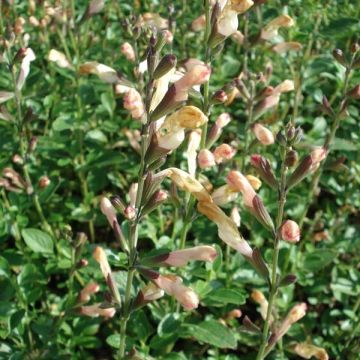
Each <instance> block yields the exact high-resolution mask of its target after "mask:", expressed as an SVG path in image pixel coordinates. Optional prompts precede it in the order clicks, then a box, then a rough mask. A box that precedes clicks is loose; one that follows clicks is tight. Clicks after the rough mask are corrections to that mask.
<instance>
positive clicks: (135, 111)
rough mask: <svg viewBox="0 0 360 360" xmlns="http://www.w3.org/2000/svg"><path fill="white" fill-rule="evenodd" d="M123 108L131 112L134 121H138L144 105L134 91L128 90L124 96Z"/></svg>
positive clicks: (143, 110)
mask: <svg viewBox="0 0 360 360" xmlns="http://www.w3.org/2000/svg"><path fill="white" fill-rule="evenodd" d="M124 108H125V109H126V110H129V111H130V112H131V116H132V117H133V118H134V119H140V118H141V117H142V116H143V114H144V112H145V108H144V104H143V101H142V99H141V95H140V94H139V92H138V91H136V90H135V89H130V90H129V91H128V92H127V93H126V94H125V96H124Z"/></svg>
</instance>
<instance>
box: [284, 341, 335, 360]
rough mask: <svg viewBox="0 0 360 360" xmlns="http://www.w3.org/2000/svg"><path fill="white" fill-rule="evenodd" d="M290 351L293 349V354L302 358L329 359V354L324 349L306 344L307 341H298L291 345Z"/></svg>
mask: <svg viewBox="0 0 360 360" xmlns="http://www.w3.org/2000/svg"><path fill="white" fill-rule="evenodd" d="M291 349H292V351H294V353H295V354H297V355H299V356H300V357H302V358H304V359H310V358H312V357H314V358H315V359H318V360H329V355H328V353H327V352H326V350H325V349H323V348H321V347H318V346H315V345H312V344H308V343H305V342H304V343H299V344H295V345H293V346H292V348H291Z"/></svg>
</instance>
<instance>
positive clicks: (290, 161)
mask: <svg viewBox="0 0 360 360" xmlns="http://www.w3.org/2000/svg"><path fill="white" fill-rule="evenodd" d="M298 158H299V156H298V153H297V152H296V150H290V151H289V152H288V153H287V154H286V158H285V165H286V166H288V167H293V166H295V165H296V163H297V162H298Z"/></svg>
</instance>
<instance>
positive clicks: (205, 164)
mask: <svg viewBox="0 0 360 360" xmlns="http://www.w3.org/2000/svg"><path fill="white" fill-rule="evenodd" d="M197 160H198V164H199V167H200V169H206V168H209V167H212V166H215V165H216V163H215V157H214V155H213V153H212V152H211V151H210V150H207V149H203V150H200V152H199V154H198V158H197Z"/></svg>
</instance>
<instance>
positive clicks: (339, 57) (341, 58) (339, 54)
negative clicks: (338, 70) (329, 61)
mask: <svg viewBox="0 0 360 360" xmlns="http://www.w3.org/2000/svg"><path fill="white" fill-rule="evenodd" d="M332 54H333V57H334V58H335V60H336V61H337V62H338V63H339V64H341V65H342V66H345V67H346V66H347V61H346V58H345V55H344V53H343V51H342V50H340V49H334V50H333V53H332Z"/></svg>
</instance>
